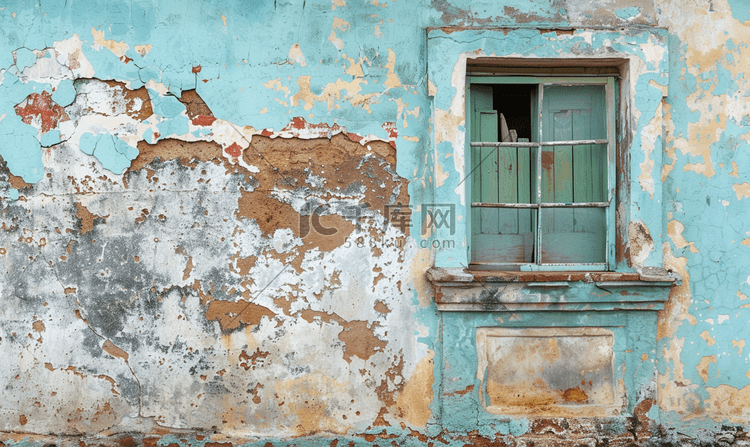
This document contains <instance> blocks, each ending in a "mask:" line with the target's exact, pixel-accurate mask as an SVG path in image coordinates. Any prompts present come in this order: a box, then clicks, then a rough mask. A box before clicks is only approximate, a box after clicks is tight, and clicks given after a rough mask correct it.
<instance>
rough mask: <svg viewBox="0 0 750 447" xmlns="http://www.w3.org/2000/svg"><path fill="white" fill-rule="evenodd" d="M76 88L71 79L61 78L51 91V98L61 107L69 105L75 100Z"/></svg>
mask: <svg viewBox="0 0 750 447" xmlns="http://www.w3.org/2000/svg"><path fill="white" fill-rule="evenodd" d="M75 98H76V89H75V87H74V86H73V80H72V79H63V80H62V81H60V83H59V84H57V87H56V88H55V91H54V92H53V93H52V100H53V101H55V102H56V103H57V104H59V105H60V106H62V107H66V106H69V105H71V104H72V103H73V101H75Z"/></svg>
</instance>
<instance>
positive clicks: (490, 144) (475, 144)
mask: <svg viewBox="0 0 750 447" xmlns="http://www.w3.org/2000/svg"><path fill="white" fill-rule="evenodd" d="M607 143H609V140H570V141H542V142H521V141H519V142H509V141H502V142H501V141H498V142H478V141H472V142H471V143H470V144H471V147H539V146H580V145H583V144H607Z"/></svg>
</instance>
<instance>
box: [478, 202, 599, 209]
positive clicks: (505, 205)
mask: <svg viewBox="0 0 750 447" xmlns="http://www.w3.org/2000/svg"><path fill="white" fill-rule="evenodd" d="M471 206H472V207H474V208H540V207H541V208H606V207H608V206H609V202H572V203H550V202H544V203H493V202H471Z"/></svg>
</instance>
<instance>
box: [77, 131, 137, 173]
mask: <svg viewBox="0 0 750 447" xmlns="http://www.w3.org/2000/svg"><path fill="white" fill-rule="evenodd" d="M80 147H81V151H82V152H83V153H85V154H88V155H93V156H94V157H96V158H97V160H99V161H100V162H101V163H102V166H103V167H104V168H105V169H107V170H109V171H111V172H113V173H115V174H121V173H122V172H123V171H124V170H125V169H127V168H128V167H129V166H130V162H131V161H132V160H133V159H135V157H137V156H138V149H136V148H134V147H133V146H130V145H129V144H128V143H126V142H125V141H123V140H121V139H120V138H118V137H117V135H112V134H109V133H105V134H98V135H94V134H91V133H85V134H83V135H82V136H81V142H80Z"/></svg>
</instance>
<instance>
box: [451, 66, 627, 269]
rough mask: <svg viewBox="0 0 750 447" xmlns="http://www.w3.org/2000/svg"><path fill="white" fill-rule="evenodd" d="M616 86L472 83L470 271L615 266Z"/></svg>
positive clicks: (488, 79)
mask: <svg viewBox="0 0 750 447" xmlns="http://www.w3.org/2000/svg"><path fill="white" fill-rule="evenodd" d="M614 81H615V80H614V77H612V76H592V77H580V76H577V77H573V76H571V77H562V76H557V77H551V76H549V77H547V76H518V75H509V76H497V75H490V76H486V75H485V76H482V75H479V76H476V75H471V76H469V77H468V79H467V83H466V85H467V96H466V97H467V107H466V110H467V113H466V118H467V136H468V139H469V143H468V147H467V148H466V154H467V163H466V169H467V171H468V172H467V177H466V178H467V193H468V196H469V197H470V198H471V204H470V207H471V209H470V213H468V214H469V215H468V218H469V228H470V236H471V242H470V268H472V269H482V270H486V269H504V270H519V269H521V270H543V269H544V270H554V269H564V270H576V269H577V270H609V269H611V268H612V264H613V260H614V240H615V231H614V229H615V222H614V220H615V186H614V185H615V159H616V157H615V115H616V108H615V82H614Z"/></svg>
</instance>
